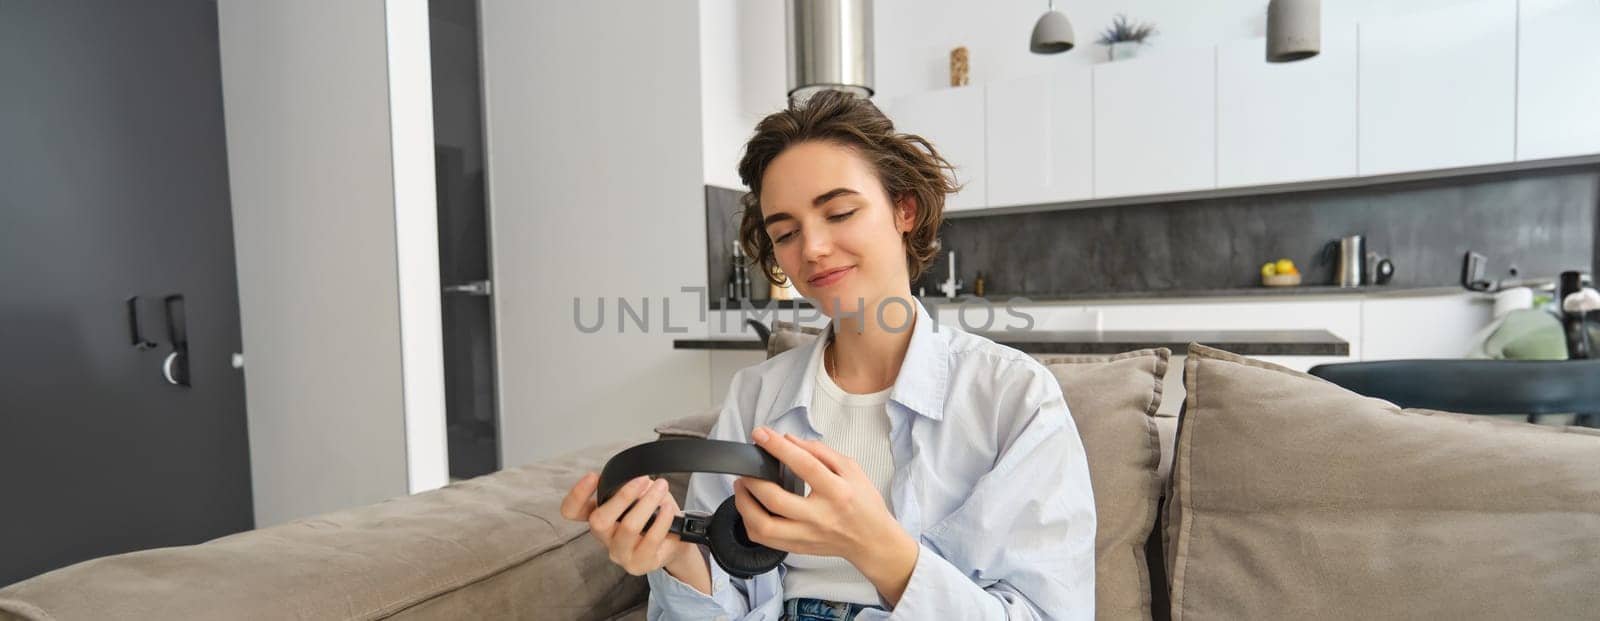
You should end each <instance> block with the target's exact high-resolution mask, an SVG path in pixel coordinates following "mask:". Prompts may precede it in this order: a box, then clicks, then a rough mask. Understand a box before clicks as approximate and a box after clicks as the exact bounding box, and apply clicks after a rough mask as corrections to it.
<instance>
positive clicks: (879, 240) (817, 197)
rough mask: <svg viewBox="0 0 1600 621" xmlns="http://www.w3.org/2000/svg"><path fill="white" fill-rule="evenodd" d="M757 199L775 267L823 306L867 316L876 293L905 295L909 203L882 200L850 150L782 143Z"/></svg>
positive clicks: (874, 307) (874, 308) (873, 177)
mask: <svg viewBox="0 0 1600 621" xmlns="http://www.w3.org/2000/svg"><path fill="white" fill-rule="evenodd" d="M760 199H761V217H762V219H763V220H762V223H763V225H764V228H765V229H766V232H767V235H768V236H769V237H770V238H771V239H772V246H773V252H774V253H775V254H776V255H777V259H778V267H780V268H782V269H783V273H784V274H787V275H788V276H789V279H790V280H792V281H794V284H795V288H796V289H798V290H799V291H800V294H801V295H802V296H805V297H807V298H811V299H813V300H816V301H817V302H819V303H820V304H821V305H822V308H823V313H824V314H826V315H828V316H829V317H833V316H834V314H835V308H836V305H837V308H839V309H842V310H843V311H845V312H849V313H855V312H858V311H860V310H865V312H866V313H867V314H865V315H863V318H872V317H874V316H875V313H876V311H877V305H878V303H879V301H881V300H883V299H884V298H888V297H894V296H904V297H906V298H907V299H909V296H910V292H911V284H910V282H909V281H910V275H909V273H908V271H907V269H906V255H905V247H904V241H903V238H902V237H901V234H902V233H903V232H906V231H910V230H911V227H912V226H913V224H914V222H915V220H914V218H915V213H914V212H913V210H914V204H915V203H914V201H911V200H909V199H908V200H902V201H900V204H899V205H898V206H896V205H894V204H892V203H890V201H889V198H888V196H887V195H886V194H885V192H884V190H883V186H882V184H880V183H879V182H878V177H877V175H876V174H875V173H874V172H873V170H872V166H871V165H870V164H868V163H867V162H866V160H864V159H862V158H861V156H859V155H857V154H856V152H855V151H854V150H852V149H850V148H848V147H842V146H839V145H836V144H832V143H827V142H817V141H812V142H802V143H799V144H796V145H793V146H790V147H789V148H787V149H785V150H784V151H783V152H782V153H780V154H778V157H776V158H774V159H773V160H772V163H770V164H768V165H767V170H766V174H765V176H763V177H762V178H761V196H760ZM858 300H859V301H858Z"/></svg>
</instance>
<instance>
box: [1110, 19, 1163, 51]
mask: <svg viewBox="0 0 1600 621" xmlns="http://www.w3.org/2000/svg"><path fill="white" fill-rule="evenodd" d="M1154 34H1156V28H1155V26H1153V25H1151V24H1146V23H1134V22H1132V21H1129V20H1128V16H1127V15H1123V14H1121V13H1118V14H1117V16H1116V17H1114V18H1112V19H1111V25H1110V26H1107V27H1106V29H1105V30H1102V31H1100V40H1099V41H1097V43H1099V44H1100V45H1111V44H1113V43H1143V42H1144V40H1145V39H1147V38H1149V37H1150V36H1151V35H1154Z"/></svg>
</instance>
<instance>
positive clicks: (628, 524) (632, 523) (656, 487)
mask: <svg viewBox="0 0 1600 621" xmlns="http://www.w3.org/2000/svg"><path fill="white" fill-rule="evenodd" d="M666 489H667V480H666V479H656V480H655V481H652V482H651V483H650V486H649V487H647V488H645V491H644V494H643V495H641V496H639V502H635V503H633V508H632V509H628V512H627V513H626V514H624V515H623V516H622V519H621V520H620V521H619V522H618V524H619V525H620V526H621V528H619V529H618V530H617V534H616V535H615V537H616V538H617V539H618V541H619V542H620V543H622V544H623V545H625V546H628V547H629V548H632V547H633V546H634V545H635V544H637V543H638V538H639V536H640V534H641V533H642V532H644V523H645V521H646V520H649V519H650V516H652V515H655V512H656V507H659V506H661V496H662V494H663V493H665V492H666Z"/></svg>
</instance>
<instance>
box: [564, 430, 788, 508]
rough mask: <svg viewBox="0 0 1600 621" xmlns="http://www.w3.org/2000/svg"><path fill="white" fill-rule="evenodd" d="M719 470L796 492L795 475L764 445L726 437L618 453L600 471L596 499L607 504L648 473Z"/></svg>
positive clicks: (649, 445) (659, 444)
mask: <svg viewBox="0 0 1600 621" xmlns="http://www.w3.org/2000/svg"><path fill="white" fill-rule="evenodd" d="M674 472H716V473H720V474H732V475H736V476H745V477H754V478H758V479H766V480H769V481H778V482H781V483H783V484H784V486H785V487H786V488H787V489H789V490H790V491H795V488H796V485H795V484H794V481H795V479H796V477H791V476H788V468H787V467H785V466H784V465H783V462H780V461H778V459H777V458H776V457H773V456H772V455H771V454H769V453H767V452H766V451H764V450H762V449H761V447H759V446H756V445H754V444H746V443H744V442H729V441H727V440H699V441H688V442H686V441H684V440H657V441H655V442H648V443H645V444H640V445H638V446H635V447H632V448H629V449H627V450H624V451H622V452H621V453H617V455H616V456H615V457H612V458H611V460H610V461H608V462H606V466H605V468H604V469H602V470H601V471H600V483H599V486H598V488H597V489H596V490H595V491H596V493H595V496H596V499H597V500H598V501H599V502H600V504H605V502H606V501H607V500H610V499H611V496H612V495H613V494H616V493H617V490H618V489H621V488H622V486H623V485H626V484H627V483H628V481H632V480H633V479H634V478H636V477H639V476H643V475H647V474H667V473H674Z"/></svg>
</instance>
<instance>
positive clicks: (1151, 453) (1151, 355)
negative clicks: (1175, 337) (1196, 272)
mask: <svg viewBox="0 0 1600 621" xmlns="http://www.w3.org/2000/svg"><path fill="white" fill-rule="evenodd" d="M1169 356H1170V352H1168V351H1167V350H1166V349H1149V350H1141V351H1134V352H1128V353H1125V354H1119V355H1115V356H1036V358H1038V359H1039V361H1040V362H1041V363H1043V364H1044V365H1045V368H1047V369H1049V370H1050V373H1051V374H1052V375H1054V376H1055V378H1056V381H1057V382H1058V383H1060V385H1061V394H1062V396H1064V397H1066V400H1067V409H1068V410H1069V411H1071V412H1072V420H1073V422H1074V423H1076V424H1077V427H1078V435H1079V436H1081V437H1082V438H1083V448H1084V452H1085V453H1086V454H1087V455H1088V460H1089V481H1090V485H1091V486H1092V487H1093V489H1094V500H1095V503H1094V504H1095V516H1096V517H1095V546H1094V547H1095V550H1094V552H1095V590H1094V591H1095V592H1094V600H1095V618H1098V619H1149V618H1151V610H1150V607H1151V581H1150V571H1149V566H1148V564H1147V562H1148V561H1147V558H1146V555H1145V543H1146V542H1147V541H1148V540H1149V539H1150V533H1151V531H1152V530H1153V529H1154V528H1155V521H1156V514H1157V509H1158V506H1157V505H1158V501H1159V499H1160V495H1161V487H1162V486H1161V479H1160V477H1159V476H1158V472H1157V470H1158V468H1159V467H1160V464H1161V443H1160V436H1159V434H1158V431H1157V429H1156V421H1155V418H1154V417H1155V414H1156V409H1157V408H1159V407H1161V379H1162V377H1163V376H1165V374H1166V370H1167V361H1168V357H1169ZM1156 588H1164V586H1162V585H1157V586H1156Z"/></svg>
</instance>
